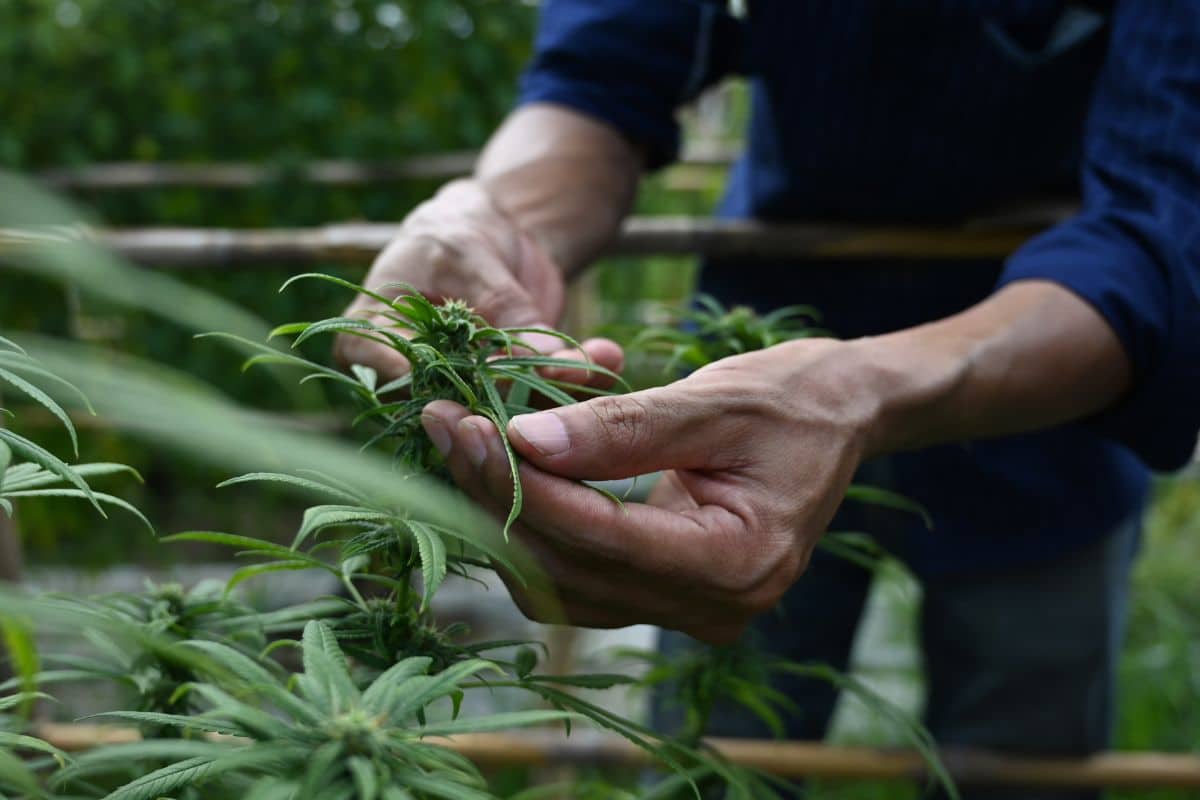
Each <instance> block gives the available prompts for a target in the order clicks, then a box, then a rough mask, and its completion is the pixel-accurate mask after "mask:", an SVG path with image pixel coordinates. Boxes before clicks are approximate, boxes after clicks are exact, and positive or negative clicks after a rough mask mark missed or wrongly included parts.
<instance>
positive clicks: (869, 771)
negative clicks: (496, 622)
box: [38, 725, 1200, 789]
mask: <svg viewBox="0 0 1200 800" xmlns="http://www.w3.org/2000/svg"><path fill="white" fill-rule="evenodd" d="M38 734H39V735H40V736H41V737H42V738H44V739H45V740H46V741H48V742H50V743H51V744H53V745H56V746H57V747H59V748H61V749H63V750H65V751H67V752H78V751H81V750H88V749H90V748H93V747H97V746H100V745H104V744H118V743H122V742H130V741H136V740H137V738H138V734H137V732H136V731H135V730H132V729H129V728H116V727H106V726H96V725H43V726H42V727H41V728H40V729H39V730H38ZM441 743H443V744H447V745H448V746H449V747H451V748H452V749H454V750H456V751H458V752H460V753H462V754H463V755H465V756H466V757H467V758H469V759H471V760H472V761H474V762H475V763H477V764H479V765H480V766H481V767H485V768H487V767H501V766H530V767H543V766H560V765H592V766H609V767H613V766H621V767H641V766H647V765H650V764H651V763H652V762H653V759H652V758H651V757H650V756H649V755H648V754H647V753H646V752H644V751H643V750H641V749H639V748H637V747H634V746H633V745H631V744H630V743H628V742H626V741H625V740H624V739H618V738H615V737H612V736H609V735H604V734H598V733H592V732H585V731H578V732H576V733H574V734H572V735H571V736H570V737H569V738H568V737H565V736H563V735H562V734H561V733H558V732H552V731H546V732H541V731H536V732H528V733H523V734H519V735H515V734H506V733H498V734H497V733H480V734H470V735H463V736H456V737H454V738H453V739H451V740H443V741H442V742H441ZM709 744H710V745H712V746H713V747H714V748H715V749H716V750H718V751H719V752H720V753H722V754H723V755H724V756H725V757H726V758H728V759H729V760H730V761H732V762H734V763H737V764H741V765H743V766H747V767H754V768H756V769H760V770H763V771H764V772H769V773H772V774H775V775H778V776H780V777H783V778H793V779H794V778H824V779H828V780H882V781H894V780H925V779H927V777H928V775H927V771H926V768H925V762H924V761H923V760H922V758H921V756H920V755H919V754H917V753H915V752H912V751H908V750H881V749H877V748H869V747H838V746H833V745H826V744H821V743H816V742H783V741H775V740H755V739H710V740H709ZM942 760H943V763H944V764H945V765H946V768H947V770H948V771H949V772H950V775H951V776H952V777H953V778H954V780H955V782H956V783H958V784H959V785H962V786H968V785H970V786H980V785H983V786H1024V787H1032V786H1041V787H1059V788H1112V789H1116V788H1125V789H1163V788H1185V789H1187V788H1196V789H1200V756H1195V755H1171V754H1164V753H1102V754H1099V755H1095V756H1092V757H1090V758H1081V759H1068V758H1028V757H1020V756H1010V755H1000V754H997V753H989V752H984V751H972V750H947V751H944V752H943V753H942Z"/></svg>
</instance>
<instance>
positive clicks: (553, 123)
mask: <svg viewBox="0 0 1200 800" xmlns="http://www.w3.org/2000/svg"><path fill="white" fill-rule="evenodd" d="M640 172H641V156H640V154H639V152H638V150H637V148H635V147H633V146H632V145H631V144H630V143H629V142H627V141H626V140H625V139H624V138H623V137H622V136H621V135H620V134H619V133H617V132H616V131H615V130H613V129H612V128H610V127H608V126H607V125H605V124H603V123H600V122H597V121H595V120H592V119H590V118H588V117H587V116H585V115H583V114H579V113H577V112H574V111H571V110H570V109H565V108H560V107H557V106H552V105H540V104H531V105H527V106H523V107H522V108H520V109H518V110H517V111H515V112H513V114H512V115H511V116H510V117H509V118H508V119H507V120H506V121H505V123H504V125H502V126H501V128H500V129H499V130H498V131H497V132H496V134H495V135H494V136H493V137H492V138H491V140H490V141H489V142H488V146H487V147H486V148H485V149H484V152H483V153H482V155H481V156H480V159H479V164H478V165H477V166H476V169H475V177H474V178H472V179H470V180H462V181H455V182H453V183H451V184H448V185H447V186H446V187H445V188H443V189H442V190H441V191H440V192H439V193H438V194H437V196H436V197H434V198H433V199H432V200H430V201H429V202H427V203H425V204H424V205H422V206H420V207H419V208H418V209H417V210H416V211H414V212H413V213H412V214H411V215H410V216H409V217H408V219H406V220H405V221H404V224H403V225H402V226H401V230H400V233H399V235H398V236H397V237H396V239H395V240H394V241H392V243H391V244H390V245H388V247H387V248H386V249H385V250H384V251H383V253H381V254H380V256H379V257H378V258H377V259H376V260H375V263H374V265H373V266H372V267H371V271H370V273H369V274H368V275H367V277H366V280H365V281H364V285H365V286H366V288H368V289H373V290H378V289H380V287H382V286H386V285H387V284H394V283H397V282H399V283H407V284H410V285H412V286H413V287H415V288H416V289H417V290H418V291H420V292H421V293H422V294H424V295H426V296H428V297H430V298H432V299H434V300H441V299H445V298H455V299H460V300H465V301H466V302H467V303H468V304H469V305H470V306H471V307H473V308H474V309H475V310H476V311H477V312H479V314H480V315H482V316H483V318H484V319H486V320H487V321H488V322H490V323H491V324H493V325H496V326H498V327H510V328H511V327H556V326H557V324H558V321H559V318H560V317H561V316H562V308H563V282H564V279H565V276H569V275H573V274H576V273H577V272H578V271H579V270H581V269H583V268H584V267H585V266H586V265H587V264H589V263H591V261H592V260H593V259H594V258H595V257H596V255H597V254H598V253H599V252H600V251H601V250H602V249H603V248H604V246H605V245H606V244H607V243H608V242H609V241H611V240H612V238H613V237H614V236H616V234H617V231H618V229H619V228H620V224H621V220H622V219H623V218H624V216H625V214H626V213H628V211H629V208H630V206H631V205H632V203H633V196H634V192H635V190H636V187H637V181H638V176H639V174H640ZM399 292H400V289H398V288H395V287H393V288H389V289H384V290H383V292H382V293H383V294H389V293H390V294H392V295H395V294H398V293H399ZM378 310H379V308H378V304H377V303H374V302H373V301H371V300H370V299H369V298H364V297H360V298H359V299H358V300H356V301H355V302H354V303H353V304H352V305H351V306H350V308H349V309H348V310H347V314H348V315H359V314H365V315H368V316H369V315H370V314H372V313H375V312H377V311H378ZM521 338H522V339H524V340H525V341H526V342H528V343H529V344H531V345H533V346H535V347H537V348H538V349H539V350H542V351H544V352H552V353H553V352H554V351H555V350H557V349H558V348H559V347H561V342H560V341H559V340H557V339H554V338H553V337H539V336H538V335H537V334H532V335H531V334H526V335H524V336H522V337H521ZM334 349H335V355H336V357H337V359H338V360H339V361H340V362H341V363H342V364H343V365H346V366H349V365H350V364H364V365H367V366H370V367H374V368H375V369H376V370H377V371H378V372H379V373H380V374H381V375H382V376H384V377H385V378H394V377H398V376H399V375H401V374H403V373H404V372H405V371H406V370H407V369H408V365H407V364H406V363H405V361H404V359H403V358H402V357H401V356H400V355H398V354H397V353H396V352H394V351H393V350H392V349H391V348H389V347H385V346H384V345H382V344H377V343H375V342H371V341H369V340H366V339H363V338H361V337H355V336H345V335H344V336H341V337H339V338H338V340H337V344H336V345H335V348H334ZM584 349H585V351H588V355H589V356H590V357H591V358H592V359H593V360H594V361H596V363H598V364H600V365H601V366H604V367H608V368H610V369H615V368H617V367H619V359H618V360H617V361H616V362H614V361H612V360H611V359H606V357H605V356H606V354H611V353H612V351H613V349H614V346H612V345H611V344H609V345H606V346H605V347H604V348H602V351H601V352H592V351H591V350H590V349H589V348H588V347H585V348H584ZM554 354H555V355H562V354H561V353H554ZM614 365H615V366H614ZM592 376H593V377H596V376H597V374H596V373H592ZM552 377H556V378H560V377H561V376H558V375H555V376H552Z"/></svg>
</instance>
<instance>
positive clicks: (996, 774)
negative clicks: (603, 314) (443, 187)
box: [0, 147, 1200, 791]
mask: <svg viewBox="0 0 1200 800" xmlns="http://www.w3.org/2000/svg"><path fill="white" fill-rule="evenodd" d="M731 156H732V154H731V153H730V152H729V151H728V149H721V148H719V147H710V148H707V149H704V148H701V149H698V150H693V151H692V152H691V153H690V164H691V165H692V166H699V167H707V166H713V165H720V164H724V163H728V161H729V160H730V158H731ZM474 160H475V156H474V154H470V153H450V154H444V155H440V156H428V157H422V158H420V159H413V160H410V161H406V162H400V163H389V164H360V163H354V162H316V163H312V164H309V165H305V166H302V167H299V168H295V169H290V170H284V169H280V168H271V167H263V166H260V165H251V164H227V165H130V164H118V165H92V166H89V167H82V168H78V169H70V170H65V169H64V170H53V171H47V172H44V173H42V174H41V175H40V176H39V177H40V178H41V179H42V180H43V182H44V183H46V184H47V185H49V186H51V187H53V188H57V189H65V190H79V191H140V190H146V189H153V188H178V187H194V188H226V189H229V188H247V187H250V186H254V185H258V184H261V183H264V182H269V181H277V180H301V181H308V182H313V183H317V184H322V185H329V186H358V185H367V184H373V183H379V182H386V181H396V180H409V179H414V178H426V179H436V178H445V177H452V176H454V175H459V174H464V173H466V172H468V171H469V170H470V168H471V165H472V164H473V163H474ZM1072 212H1073V205H1072V204H1071V203H1070V202H1061V201H1053V202H1042V203H1037V204H1033V205H1026V206H1022V207H1020V208H1017V209H1013V210H1010V211H1007V212H1003V213H997V214H994V215H992V216H989V217H985V218H979V219H974V220H969V221H967V222H964V223H962V224H959V225H954V226H940V227H939V226H920V227H916V226H904V225H840V224H827V223H812V224H787V225H764V224H757V223H747V222H721V221H713V220H699V219H692V218H662V217H658V218H635V219H633V220H631V221H629V222H628V223H627V224H626V225H625V227H624V229H623V230H622V233H621V235H620V237H619V238H618V240H617V241H616V243H615V244H614V245H613V247H612V248H611V249H610V251H609V253H608V254H609V255H622V256H650V255H674V256H706V257H724V258H741V259H764V258H767V259H780V260H796V261H807V262H816V261H819V260H823V259H856V258H862V259H871V260H876V261H879V260H898V261H899V260H903V261H905V262H908V263H914V262H915V263H927V264H929V265H930V268H938V264H939V263H941V264H945V263H946V262H948V261H953V262H955V264H956V268H958V267H959V266H960V265H959V262H962V261H967V260H973V259H978V260H980V261H987V260H993V261H994V260H995V259H1000V258H1003V257H1005V256H1007V255H1008V254H1009V253H1011V252H1012V251H1013V250H1015V249H1016V248H1017V247H1019V246H1020V244H1021V243H1022V242H1024V241H1026V240H1027V239H1028V238H1029V237H1030V236H1032V235H1034V234H1036V233H1037V232H1039V231H1041V230H1044V229H1045V228H1047V227H1049V226H1051V225H1053V224H1055V223H1057V222H1059V221H1061V220H1062V219H1065V218H1066V217H1067V216H1069V215H1070V214H1071V213H1072ZM395 232H396V226H395V225H386V224H365V223H354V224H341V225H327V226H322V227H315V228H299V229H275V230H235V229H206V228H162V227H151V228H138V229H123V230H96V229H87V228H69V229H64V228H50V229H36V230H30V229H0V256H3V255H5V254H8V255H12V254H19V253H20V251H21V250H22V249H23V248H28V247H30V246H34V245H37V244H40V243H44V242H45V241H46V240H47V239H49V240H54V239H70V238H86V239H91V240H95V241H97V242H99V243H101V244H103V245H105V246H107V247H110V248H112V249H113V250H114V251H115V252H117V253H118V254H120V255H122V256H124V257H126V258H128V259H129V260H131V261H135V262H138V263H141V264H144V265H146V266H148V267H154V268H161V269H172V270H199V269H205V270H207V269H233V268H237V269H246V268H253V267H259V266H267V265H271V266H280V265H283V266H286V267H288V268H295V269H297V270H298V269H301V268H307V267H310V266H311V265H313V264H332V263H340V264H356V265H364V266H365V265H366V264H367V263H369V262H370V260H371V259H372V258H373V257H374V256H375V254H377V253H378V252H379V251H380V250H381V249H382V248H383V247H384V246H385V245H386V244H387V242H388V241H389V240H390V239H391V238H392V237H393V236H394V235H395ZM327 423H328V420H322V421H321V422H320V423H319V424H327ZM314 424H317V423H314ZM40 733H41V735H42V736H44V737H45V738H46V739H47V740H49V741H50V742H52V743H54V744H56V745H58V746H59V747H61V748H63V749H64V750H68V751H70V750H80V749H86V748H89V747H93V746H96V745H98V744H102V743H112V742H117V741H128V740H129V739H130V738H131V737H135V736H136V733H135V732H134V731H130V730H127V729H113V728H102V727H96V726H86V725H74V726H44V727H43V729H42V730H41V731H40ZM711 743H712V745H713V746H714V747H716V748H717V749H719V750H721V751H722V752H723V753H725V754H726V755H727V756H728V757H729V758H730V759H731V760H733V761H735V762H738V763H741V764H745V765H748V766H755V767H758V768H761V769H764V770H767V771H770V772H773V773H775V774H778V775H780V776H784V777H788V778H801V777H818V778H826V779H859V780H863V779H868V780H922V779H924V778H925V777H926V772H925V766H924V762H923V761H922V759H921V758H920V756H919V754H917V753H914V752H908V751H901V750H895V751H893V750H877V749H870V748H847V747H832V746H828V745H823V744H818V743H809V742H776V741H755V740H713V741H712V742H711ZM450 744H451V746H452V747H454V748H456V749H458V750H459V751H460V752H462V753H464V754H465V755H467V756H469V757H470V758H472V759H474V760H476V761H477V762H479V763H480V764H481V765H482V766H485V767H486V766H500V765H527V766H547V765H557V764H594V765H620V766H644V765H645V764H646V763H647V755H646V754H645V753H644V752H642V751H640V750H638V749H636V748H633V747H630V746H628V745H627V744H626V743H624V742H622V741H620V740H614V739H612V738H609V737H605V736H601V735H589V734H583V735H581V734H580V733H576V734H575V735H574V736H572V737H571V738H570V739H564V738H563V737H561V735H551V734H549V733H547V734H545V735H543V734H539V733H532V734H526V735H521V736H512V735H504V734H477V735H473V736H463V737H458V738H457V739H455V740H454V741H453V742H451V743H450ZM943 758H944V760H945V763H946V765H947V767H948V769H949V771H950V773H951V775H952V776H953V777H954V778H955V780H956V781H958V782H960V783H962V784H964V785H968V784H982V785H1021V786H1055V787H1104V788H1144V789H1150V788H1195V789H1197V790H1198V791H1200V756H1193V755H1179V754H1160V753H1104V754H1099V755H1097V756H1093V757H1091V758H1085V759H1033V758H1022V757H1014V756H1008V755H1001V754H995V753H986V752H977V751H971V752H964V751H947V752H945V753H943Z"/></svg>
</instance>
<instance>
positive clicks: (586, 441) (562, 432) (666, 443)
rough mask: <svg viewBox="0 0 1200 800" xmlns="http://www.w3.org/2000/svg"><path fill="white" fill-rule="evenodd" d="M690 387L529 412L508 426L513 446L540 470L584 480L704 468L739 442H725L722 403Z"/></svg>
mask: <svg viewBox="0 0 1200 800" xmlns="http://www.w3.org/2000/svg"><path fill="white" fill-rule="evenodd" d="M689 388H690V387H689V386H688V385H687V381H680V382H678V383H675V384H672V385H671V386H665V387H662V388H658V389H649V390H647V391H643V392H634V393H632V394H626V395H617V396H611V397H597V398H594V399H592V400H588V401H586V402H583V403H578V404H576V405H573V406H565V407H562V408H556V409H553V410H551V411H543V412H540V413H538V414H525V415H522V416H519V417H515V418H513V420H512V422H510V423H509V426H508V435H509V440H510V441H511V442H512V445H513V447H514V448H515V449H516V450H517V452H519V453H520V454H521V455H522V456H524V457H525V458H527V459H528V460H529V461H530V462H531V463H533V464H536V465H537V466H538V467H540V468H542V469H545V470H547V471H549V472H553V473H555V474H557V475H563V476H566V477H571V478H578V479H582V480H611V479H615V478H628V477H632V476H635V475H644V474H646V473H648V472H654V471H656V470H660V469H706V468H709V467H712V466H714V465H716V464H717V463H718V462H720V460H721V457H722V453H721V448H722V447H732V446H733V445H734V443H733V442H729V441H727V440H725V439H724V438H723V436H724V435H725V434H726V433H727V428H728V425H727V424H726V422H727V421H726V420H725V419H723V416H722V405H721V403H720V402H709V401H706V400H705V398H703V397H701V396H699V393H697V392H692V391H689Z"/></svg>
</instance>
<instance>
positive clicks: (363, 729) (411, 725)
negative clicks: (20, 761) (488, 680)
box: [55, 622, 568, 800]
mask: <svg viewBox="0 0 1200 800" xmlns="http://www.w3.org/2000/svg"><path fill="white" fill-rule="evenodd" d="M188 646H189V647H192V648H196V649H197V650H199V651H200V652H202V653H203V654H204V655H205V656H207V657H208V658H209V659H211V660H212V661H215V662H216V663H218V664H220V665H221V666H223V667H224V668H225V669H224V670H222V671H221V672H220V673H219V674H217V675H212V676H207V677H206V679H205V680H203V681H199V682H195V683H192V684H190V685H187V686H185V687H181V688H180V692H181V693H187V694H192V695H195V696H197V698H199V700H200V702H201V703H202V709H201V710H200V711H198V712H197V713H193V714H186V715H185V714H152V713H149V712H135V711H120V712H111V713H109V714H106V715H105V716H107V717H111V718H115V719H127V720H132V721H135V722H142V723H146V722H151V723H155V724H161V725H171V726H175V727H177V728H178V729H179V730H180V731H183V732H186V733H190V734H193V738H188V739H184V740H182V741H178V742H163V741H158V742H138V743H133V744H128V745H118V746H112V747H108V748H104V749H102V750H97V751H95V752H93V753H89V754H86V755H84V756H81V757H80V758H78V759H77V760H76V761H75V763H74V764H73V765H71V766H70V767H68V768H67V769H65V770H63V771H62V772H60V773H59V774H58V775H57V776H56V778H55V783H56V784H57V785H59V786H63V787H69V786H71V785H72V784H74V783H76V782H78V781H81V780H90V779H94V778H96V777H97V776H102V775H105V774H108V775H112V774H120V773H123V772H126V771H128V768H129V764H131V763H138V762H144V761H146V760H154V759H160V758H163V757H169V758H174V759H178V760H175V761H174V762H173V763H171V764H168V765H167V766H165V767H162V768H160V769H156V770H154V771H151V772H148V773H146V774H141V775H138V776H137V777H136V778H134V780H132V781H130V782H129V783H126V784H124V785H123V786H121V787H120V788H119V789H117V790H115V791H114V792H112V793H111V794H109V795H108V798H109V800H153V798H157V797H161V796H163V795H176V794H177V793H179V792H181V791H183V790H185V789H187V788H197V789H203V790H204V793H205V794H204V796H207V797H231V796H237V797H246V798H256V799H261V800H268V799H270V798H281V800H282V799H283V798H289V799H290V798H297V799H299V798H312V799H313V800H317V799H318V798H320V800H325V799H326V798H328V799H329V800H333V799H334V798H362V800H375V799H376V798H379V800H413V799H414V798H446V800H476V799H479V800H482V799H483V798H489V799H490V798H492V795H491V794H490V793H489V792H487V785H486V782H485V780H484V778H483V776H482V775H480V773H479V771H478V769H477V768H476V767H475V766H474V765H473V764H471V763H470V762H469V761H468V760H466V759H465V758H463V757H462V756H460V755H458V754H456V753H454V752H453V751H451V750H448V749H446V748H444V747H440V746H438V745H436V744H434V743H432V742H430V741H427V740H428V739H431V738H436V737H443V736H451V735H455V734H460V733H464V732H473V731H492V730H503V729H512V728H517V727H522V726H528V725H540V724H545V723H550V722H561V721H563V720H564V719H565V718H566V717H567V716H568V715H567V714H564V713H563V712H559V711H548V710H533V711H515V712H506V713H499V714H492V715H490V716H486V717H475V718H471V719H464V718H459V717H458V709H459V707H460V704H461V699H462V692H463V691H464V689H463V686H464V684H465V683H467V682H468V681H470V680H471V679H472V678H474V677H475V676H478V675H480V674H482V673H487V672H498V671H499V670H498V669H497V668H496V666H495V665H494V664H492V663H491V662H489V661H486V660H482V659H475V660H470V661H464V662H461V663H459V664H456V665H454V666H453V667H450V668H448V669H445V670H443V671H441V672H438V673H431V672H430V667H431V665H432V659H429V658H425V657H412V658H406V659H403V660H401V661H399V662H397V663H395V664H394V665H392V666H391V667H390V668H388V669H387V670H386V671H384V672H383V673H382V674H380V675H379V676H378V677H377V678H375V679H374V680H373V681H372V682H371V683H369V684H368V685H366V686H365V687H361V688H360V686H359V684H358V683H357V682H356V680H355V677H354V675H353V674H352V670H351V665H350V662H349V661H347V659H346V657H345V654H344V653H343V652H342V650H341V648H340V647H339V645H338V644H337V640H336V638H335V637H334V635H333V631H332V630H331V629H330V628H329V627H328V626H326V625H325V624H324V623H321V622H311V623H309V624H308V625H307V626H306V627H305V629H304V636H303V639H302V642H301V644H300V647H301V650H302V656H303V663H304V670H303V672H301V673H299V674H297V675H294V676H292V677H290V678H289V679H286V680H281V679H280V678H279V676H278V675H277V674H275V673H274V672H272V671H269V670H267V669H265V668H264V667H263V666H262V664H261V663H260V662H259V661H257V660H255V659H252V658H249V657H247V656H245V655H244V654H242V653H240V652H238V651H237V650H235V649H232V648H229V647H228V646H226V645H222V644H220V643H216V642H207V643H200V642H196V643H192V644H190V645H188ZM443 701H444V702H445V705H446V708H445V709H444V710H445V712H446V713H445V715H444V718H443V719H441V720H434V719H432V718H431V716H432V713H431V709H433V708H434V707H435V706H436V705H437V704H439V703H440V702H443ZM212 733H215V734H220V735H221V736H222V737H231V738H222V739H221V740H219V741H213V740H211V739H208V738H205V736H204V734H212Z"/></svg>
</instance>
